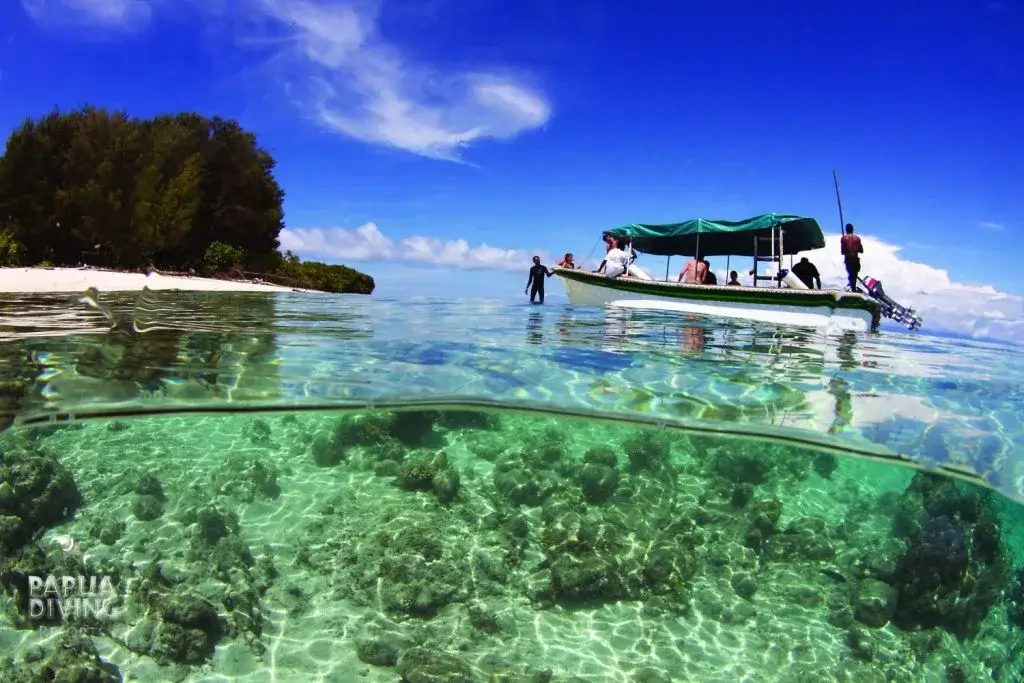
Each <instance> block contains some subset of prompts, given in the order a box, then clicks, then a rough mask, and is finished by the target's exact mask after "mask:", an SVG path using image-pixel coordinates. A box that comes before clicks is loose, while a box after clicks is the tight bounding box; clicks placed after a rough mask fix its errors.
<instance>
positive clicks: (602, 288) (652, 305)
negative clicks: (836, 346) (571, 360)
mask: <svg viewBox="0 0 1024 683" xmlns="http://www.w3.org/2000/svg"><path fill="white" fill-rule="evenodd" d="M555 272H556V274H558V275H559V276H561V277H560V278H559V279H561V281H562V283H563V284H564V286H565V290H566V293H567V294H568V296H569V301H570V302H571V303H573V304H578V305H584V306H616V307H623V308H633V309H649V310H658V311H672V312H677V313H693V314H698V315H705V316H708V317H711V318H740V319H746V320H756V321H759V322H765V323H772V324H775V325H796V326H800V327H814V328H821V329H826V330H829V331H836V332H845V331H852V332H866V331H869V330H872V329H875V328H876V327H877V324H878V313H877V311H878V308H877V303H876V302H874V301H873V300H871V299H869V298H868V297H865V296H863V295H860V294H851V293H849V292H839V291H822V290H789V289H779V288H775V287H758V288H754V287H725V286H717V285H679V284H675V283H669V282H649V281H648V282H643V283H642V284H641V283H640V282H638V281H637V280H635V279H632V278H617V279H610V278H606V277H603V276H601V275H594V274H589V273H579V272H578V271H577V272H576V273H572V274H571V275H568V274H567V271H565V270H564V269H561V268H559V269H556V270H555ZM631 279H632V280H633V282H632V283H630V282H629V280H631ZM634 283H636V284H637V285H640V286H641V288H642V289H643V290H644V291H629V289H625V288H627V287H631V286H632V285H633V284H634ZM729 290H731V291H729ZM818 302H820V303H818Z"/></svg>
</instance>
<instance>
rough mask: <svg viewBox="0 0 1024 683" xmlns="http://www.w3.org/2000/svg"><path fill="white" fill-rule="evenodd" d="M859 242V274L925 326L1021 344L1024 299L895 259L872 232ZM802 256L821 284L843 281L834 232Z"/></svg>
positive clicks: (894, 253) (893, 250) (896, 255)
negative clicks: (909, 308) (917, 315)
mask: <svg viewBox="0 0 1024 683" xmlns="http://www.w3.org/2000/svg"><path fill="white" fill-rule="evenodd" d="M861 240H862V242H863V244H864V254H863V255H862V257H861V277H865V276H868V275H870V276H871V277H873V278H875V279H876V280H880V281H881V282H882V286H883V287H884V288H885V292H886V294H888V295H889V296H891V297H892V298H893V299H895V300H896V301H898V302H899V303H901V304H903V305H904V306H907V305H913V306H914V308H915V309H916V310H917V311H918V312H919V313H920V314H921V315H922V316H923V317H924V327H925V329H926V330H927V329H936V330H944V331H948V332H955V333H957V334H963V335H967V336H970V337H979V338H990V339H1003V340H1008V341H1018V342H1024V297H1021V296H1016V295H1013V294H1007V293H1004V292H998V291H996V290H995V289H994V288H993V287H992V286H991V285H972V284H965V283H961V282H954V281H953V280H951V279H950V277H949V273H948V272H947V271H945V270H942V269H939V268H934V267H932V266H929V265H927V264H924V263H919V262H916V261H908V260H904V259H902V258H900V255H899V253H900V251H901V249H902V248H901V247H899V246H896V245H893V244H889V243H887V242H883V241H882V240H879V239H877V238H874V237H871V236H864V235H862V236H861ZM801 256H807V257H808V258H809V259H810V260H811V261H812V262H813V263H814V265H816V266H817V267H818V270H819V271H820V272H821V280H822V286H824V287H830V286H835V287H839V286H843V285H844V284H845V283H846V269H845V267H844V265H843V257H842V256H841V255H840V252H839V235H830V236H828V237H826V238H825V248H824V249H817V250H814V251H808V252H805V253H803V254H801Z"/></svg>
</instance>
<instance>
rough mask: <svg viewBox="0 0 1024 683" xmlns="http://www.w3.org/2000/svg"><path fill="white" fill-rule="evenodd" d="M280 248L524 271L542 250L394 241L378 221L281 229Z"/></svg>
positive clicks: (432, 240)
mask: <svg viewBox="0 0 1024 683" xmlns="http://www.w3.org/2000/svg"><path fill="white" fill-rule="evenodd" d="M280 240H281V249H287V250H291V251H293V252H295V253H296V254H298V255H300V256H303V257H307V256H308V257H313V258H325V259H331V260H338V261H341V262H345V261H355V262H358V261H405V262H410V263H421V264H423V263H426V264H432V265H438V266H451V267H453V268H462V269H466V270H508V271H512V270H521V271H523V272H525V271H526V269H527V268H529V266H530V258H531V257H533V256H534V255H535V254H537V255H540V256H541V257H542V258H544V259H545V261H548V260H549V257H548V255H547V254H546V253H544V252H542V251H524V250H522V249H502V248H500V247H493V246H490V245H487V244H479V245H477V246H470V244H469V242H467V241H466V240H462V239H459V240H440V239H438V238H436V237H422V236H418V235H416V236H413V237H406V238H404V239H401V240H398V241H397V242H396V241H395V240H392V239H391V238H390V237H387V236H386V235H385V234H384V233H382V232H381V231H380V229H379V228H378V227H377V225H376V224H375V223H366V224H364V225H361V226H359V227H358V228H355V229H354V230H350V229H346V228H297V229H286V230H283V231H282V232H281V236H280Z"/></svg>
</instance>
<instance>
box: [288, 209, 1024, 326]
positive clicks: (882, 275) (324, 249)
mask: <svg viewBox="0 0 1024 683" xmlns="http://www.w3.org/2000/svg"><path fill="white" fill-rule="evenodd" d="M861 239H862V240H863V243H864V257H863V259H862V263H863V272H862V273H861V274H862V275H863V276H868V275H870V276H871V277H874V278H876V279H878V280H881V281H882V284H883V286H884V287H885V291H886V292H887V293H888V294H889V295H890V296H892V297H893V298H894V299H896V300H897V301H899V302H900V303H902V304H904V305H913V306H914V307H915V308H916V309H917V310H918V311H919V312H920V313H921V315H923V316H924V320H925V329H935V330H943V331H946V332H953V333H956V334H961V335H965V336H968V337H976V338H985V339H1001V340H1005V341H1013V342H1020V343H1024V297H1020V296H1016V295H1013V294H1007V293H1005V292H999V291H997V290H996V289H995V288H993V287H992V286H990V285H979V284H967V283H961V282H954V281H953V280H952V279H950V277H949V273H948V272H947V271H945V270H941V269H939V268H934V267H932V266H929V265H927V264H924V263H919V262H917V261H910V260H906V259H903V258H901V257H900V251H901V247H899V246H897V245H894V244H889V243H888V242H884V241H882V240H880V239H877V238H875V237H871V236H862V238H861ZM825 242H826V246H825V248H824V249H816V250H814V251H808V252H805V253H803V254H801V256H807V257H808V258H809V259H810V260H811V261H812V262H813V263H814V264H815V265H816V266H817V267H818V270H819V271H820V272H821V278H822V284H823V286H825V287H841V286H843V285H844V284H845V283H846V270H845V268H844V266H843V259H842V256H841V255H840V253H839V236H838V235H830V236H828V237H826V238H825ZM281 248H282V249H290V250H292V251H294V252H295V253H297V254H299V255H301V256H309V257H315V258H325V259H329V260H338V261H342V262H345V261H353V262H358V261H400V262H407V263H420V264H434V265H444V266H450V267H453V268H464V269H491V270H503V271H523V272H525V271H526V269H527V268H528V267H529V261H530V257H531V256H533V254H535V253H537V254H540V255H541V256H542V258H544V260H545V263H548V264H550V263H551V257H550V255H548V254H546V253H544V252H540V251H537V252H533V251H526V250H523V249H507V248H502V247H497V246H492V245H487V244H480V245H477V246H471V245H470V244H469V243H468V242H467V241H466V240H462V239H458V240H447V241H445V240H440V239H437V238H436V237H424V236H414V237H407V238H405V239H401V240H398V241H396V240H392V239H391V238H389V237H387V236H386V235H385V234H384V233H383V232H381V230H380V229H379V228H378V227H377V225H376V224H374V223H367V224H365V225H362V226H360V227H358V228H355V229H354V230H350V229H345V228H299V229H288V230H285V231H283V232H282V233H281ZM657 258H658V260H659V261H660V257H657ZM648 260H649V257H644V256H641V263H643V262H644V261H648ZM744 263H745V261H744ZM645 265H646V264H645ZM648 269H649V270H651V272H660V264H659V268H653V269H652V268H648ZM740 270H742V269H740ZM720 277H721V278H723V281H724V277H725V273H724V272H722V273H720Z"/></svg>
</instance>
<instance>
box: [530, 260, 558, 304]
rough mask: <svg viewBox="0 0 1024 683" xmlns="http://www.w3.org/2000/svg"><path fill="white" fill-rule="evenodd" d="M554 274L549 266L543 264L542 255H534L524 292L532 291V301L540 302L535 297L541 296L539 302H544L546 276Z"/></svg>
mask: <svg viewBox="0 0 1024 683" xmlns="http://www.w3.org/2000/svg"><path fill="white" fill-rule="evenodd" d="M545 275H546V276H547V277H551V276H552V275H554V273H552V272H551V271H550V270H548V267H547V266H542V265H541V263H540V256H534V257H533V267H531V268H530V277H529V278H528V279H527V280H526V289H524V290H523V294H526V293H527V292H529V293H530V303H531V304H532V303H538V302H536V301H534V299H536V298H538V297H540V302H539V303H544V276H545Z"/></svg>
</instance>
